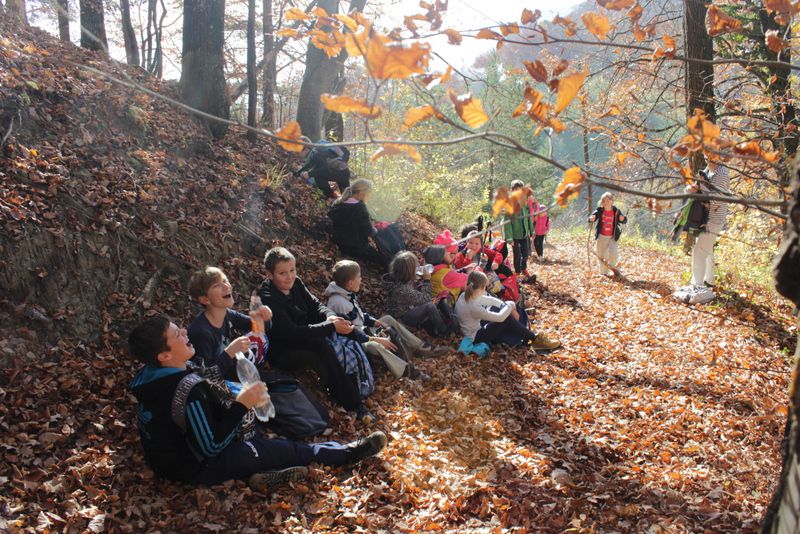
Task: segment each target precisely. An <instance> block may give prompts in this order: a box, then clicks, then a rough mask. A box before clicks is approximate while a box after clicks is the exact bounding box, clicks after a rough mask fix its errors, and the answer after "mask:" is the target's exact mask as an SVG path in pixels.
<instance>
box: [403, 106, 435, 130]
mask: <svg viewBox="0 0 800 534" xmlns="http://www.w3.org/2000/svg"><path fill="white" fill-rule="evenodd" d="M434 116H437V112H436V110H435V109H434V108H433V106H431V105H427V106H419V107H415V108H410V109H409V110H408V111H406V116H405V119H403V126H402V128H401V129H402V130H403V131H405V130H408V129H409V128H411V127H412V126H414V125H415V124H417V123H419V122H422V121H424V120H426V119H430V118H431V117H434Z"/></svg>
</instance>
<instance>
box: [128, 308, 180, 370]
mask: <svg viewBox="0 0 800 534" xmlns="http://www.w3.org/2000/svg"><path fill="white" fill-rule="evenodd" d="M171 322H172V321H171V320H170V318H169V317H167V316H166V315H156V316H154V317H150V318H148V319H146V320H145V321H144V322H143V323H141V324H139V326H137V327H136V328H134V329H133V330H132V331H131V333H130V334H129V335H128V350H129V351H130V353H131V356H133V357H134V358H136V359H137V360H139V361H140V362H142V363H143V364H145V365H149V366H151V367H161V362H159V361H158V355H159V354H161V353H162V352H166V351H168V350H169V345H167V329H168V328H169V324H170V323H171Z"/></svg>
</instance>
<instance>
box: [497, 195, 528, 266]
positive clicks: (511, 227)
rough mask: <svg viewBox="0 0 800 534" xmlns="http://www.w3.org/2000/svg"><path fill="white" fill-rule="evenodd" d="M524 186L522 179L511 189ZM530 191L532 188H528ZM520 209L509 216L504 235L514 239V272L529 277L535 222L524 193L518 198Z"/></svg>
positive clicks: (507, 238) (509, 239)
mask: <svg viewBox="0 0 800 534" xmlns="http://www.w3.org/2000/svg"><path fill="white" fill-rule="evenodd" d="M523 187H524V184H523V183H522V180H514V181H513V182H511V191H512V192H514V191H519V190H520V189H522V188H523ZM526 191H527V192H530V190H529V189H528V190H526ZM518 204H519V206H518V210H517V212H516V213H514V214H513V215H510V216H508V219H509V221H508V222H507V223H506V225H505V226H504V227H503V235H504V236H505V238H506V241H513V245H512V246H513V251H514V272H515V273H516V274H517V275H520V274H521V275H523V276H525V277H529V276H530V273H529V272H528V257H529V256H530V254H531V251H530V238H531V235H532V234H533V224H532V223H531V212H530V210H529V208H528V197H527V196H525V195H524V194H523V195H522V196H520V198H519V200H518Z"/></svg>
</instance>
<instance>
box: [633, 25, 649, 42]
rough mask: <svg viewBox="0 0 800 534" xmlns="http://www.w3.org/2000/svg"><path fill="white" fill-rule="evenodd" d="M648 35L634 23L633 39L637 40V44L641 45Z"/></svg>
mask: <svg viewBox="0 0 800 534" xmlns="http://www.w3.org/2000/svg"><path fill="white" fill-rule="evenodd" d="M645 37H646V35H645V33H644V31H643V30H642V29H641V28H640V27H639V23H638V22H637V23H634V25H633V38H634V39H636V42H637V43H641V42H642V41H644V39H645Z"/></svg>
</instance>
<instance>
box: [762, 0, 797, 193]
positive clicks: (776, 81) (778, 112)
mask: <svg viewBox="0 0 800 534" xmlns="http://www.w3.org/2000/svg"><path fill="white" fill-rule="evenodd" d="M758 16H759V21H760V24H761V32H762V34H763V35H766V33H767V31H769V30H776V31H777V32H778V35H780V36H785V37H784V38H785V39H786V40H789V39H790V38H791V36H792V35H791V28H789V27H787V26H785V25H784V26H781V25H780V24H778V23H777V22H776V21H775V17H774V15H772V14H770V13H767V10H766V9H764V8H763V7H762V8H761V9H759V13H758ZM761 42H762V43H763V39H762V40H761ZM764 52H765V55H766V57H765V59H766V60H767V61H782V62H784V63H785V64H786V66H785V67H783V66H781V67H770V68H769V72H770V75H771V79H772V83H770V84H769V85H768V87H767V91H768V92H769V94H770V95H771V96H772V109H773V110H775V121H776V122H777V123H778V124H779V125H780V126H779V127H778V134H777V136H775V138H774V139H773V144H774V146H775V148H776V149H778V150H780V151H781V154H782V156H783V158H782V159H783V161H785V162H788V161H790V160H791V159H792V158H793V157H794V155H795V153H796V152H797V144H798V127H800V121H798V118H797V110H796V108H795V106H794V104H793V103H792V102H793V101H794V98H793V96H792V93H791V84H790V83H789V75H790V74H791V67H790V64H791V62H792V53H791V47H787V48H784V49H783V50H781V51H780V53H779V54H776V53H775V52H774V51H772V50H771V49H770V48H769V47H766V46H765V47H764ZM778 175H779V176H778V177H779V178H780V183H781V187H783V188H785V187H788V186H789V182H790V179H791V175H790V173H789V170H788V168H787V167H784V168H783V169H782V170H780V171H779V172H778Z"/></svg>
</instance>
